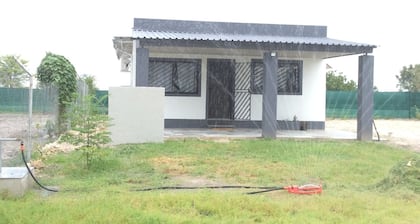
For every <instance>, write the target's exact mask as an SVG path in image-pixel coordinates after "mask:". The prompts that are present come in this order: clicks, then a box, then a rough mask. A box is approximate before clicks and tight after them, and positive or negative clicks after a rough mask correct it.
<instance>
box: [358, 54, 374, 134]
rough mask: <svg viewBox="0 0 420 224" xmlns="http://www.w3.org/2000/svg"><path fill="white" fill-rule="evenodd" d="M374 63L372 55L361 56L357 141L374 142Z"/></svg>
mask: <svg viewBox="0 0 420 224" xmlns="http://www.w3.org/2000/svg"><path fill="white" fill-rule="evenodd" d="M373 62H374V57H373V56H371V55H362V56H359V77H358V87H357V88H358V90H357V140H360V141H366V140H367V141H371V140H372V131H373V130H372V122H373Z"/></svg>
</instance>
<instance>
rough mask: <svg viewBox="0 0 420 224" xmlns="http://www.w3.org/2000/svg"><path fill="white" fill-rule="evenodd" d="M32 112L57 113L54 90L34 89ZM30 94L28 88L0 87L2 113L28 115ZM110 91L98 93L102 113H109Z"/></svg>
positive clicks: (0, 109)
mask: <svg viewBox="0 0 420 224" xmlns="http://www.w3.org/2000/svg"><path fill="white" fill-rule="evenodd" d="M32 94H33V98H32V105H33V106H32V111H33V112H34V113H55V112H56V111H55V110H56V109H57V104H56V102H57V98H56V97H57V94H56V93H55V92H54V90H52V89H49V88H45V89H33V93H32ZM28 96H29V92H28V89H27V88H2V87H0V113H27V112H28V105H29V99H28ZM107 96H108V91H106V90H98V91H96V98H97V99H98V100H100V102H99V110H100V112H101V113H104V114H106V113H107V112H108V97H107Z"/></svg>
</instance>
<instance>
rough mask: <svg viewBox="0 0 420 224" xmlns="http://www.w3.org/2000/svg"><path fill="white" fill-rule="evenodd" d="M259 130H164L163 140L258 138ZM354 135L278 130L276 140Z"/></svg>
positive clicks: (349, 134) (350, 136) (350, 134)
mask: <svg viewBox="0 0 420 224" xmlns="http://www.w3.org/2000/svg"><path fill="white" fill-rule="evenodd" d="M260 137H261V129H244V128H209V129H187V128H185V129H184V128H166V129H165V131H164V138H165V139H178V138H199V139H219V138H234V139H240V138H260ZM356 137H357V135H356V133H354V132H350V131H342V130H335V129H326V130H305V131H300V130H278V131H277V138H302V139H347V140H355V139H356Z"/></svg>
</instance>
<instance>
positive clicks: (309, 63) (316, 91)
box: [149, 47, 326, 121]
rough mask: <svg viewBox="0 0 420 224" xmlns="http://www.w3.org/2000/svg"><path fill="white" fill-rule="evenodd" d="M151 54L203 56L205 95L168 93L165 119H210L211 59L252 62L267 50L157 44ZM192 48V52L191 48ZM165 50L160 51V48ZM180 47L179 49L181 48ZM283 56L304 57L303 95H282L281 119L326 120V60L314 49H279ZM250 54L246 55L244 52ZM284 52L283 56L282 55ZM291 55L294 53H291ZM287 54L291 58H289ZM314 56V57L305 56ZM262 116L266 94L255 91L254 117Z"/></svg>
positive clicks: (157, 55) (202, 92)
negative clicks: (187, 47) (207, 100)
mask: <svg viewBox="0 0 420 224" xmlns="http://www.w3.org/2000/svg"><path fill="white" fill-rule="evenodd" d="M149 49H150V57H161V58H189V59H201V95H200V96H165V110H164V117H165V119H206V93H207V90H206V88H207V59H209V58H211V59H218V58H219V59H235V61H236V62H251V60H252V59H261V58H262V54H263V52H260V51H251V50H249V51H248V50H244V51H240V50H235V51H232V52H225V53H226V54H229V55H221V54H220V52H211V50H208V49H198V50H196V51H192V50H191V49H183V50H182V51H181V52H182V53H179V49H168V48H158V49H155V48H153V47H151V48H149ZM190 50H191V52H190ZM159 51H160V52H165V53H157V52H159ZM177 51H178V52H177ZM279 53H280V54H279V55H280V60H288V59H290V60H303V79H302V95H278V97H277V120H293V118H294V116H296V117H297V119H298V120H301V121H325V92H326V87H325V79H326V77H325V63H324V62H323V60H322V59H319V58H316V57H314V56H316V55H315V54H314V52H312V53H311V54H309V55H306V53H302V54H296V53H293V52H292V53H290V52H279ZM243 55H246V56H243ZM282 56H283V57H282ZM288 56H291V57H288ZM285 57H287V58H285ZM302 57H310V58H302ZM261 119H262V95H261V94H252V95H251V120H261Z"/></svg>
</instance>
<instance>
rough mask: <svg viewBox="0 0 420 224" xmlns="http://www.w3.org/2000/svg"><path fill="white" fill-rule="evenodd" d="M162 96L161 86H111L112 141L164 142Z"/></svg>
mask: <svg viewBox="0 0 420 224" xmlns="http://www.w3.org/2000/svg"><path fill="white" fill-rule="evenodd" d="M164 98H165V89H164V88H161V87H111V88H110V89H109V111H108V114H109V117H110V118H111V126H110V127H109V130H110V132H111V140H112V144H115V145H116V144H127V143H144V142H163V130H164V118H163V108H164Z"/></svg>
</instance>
